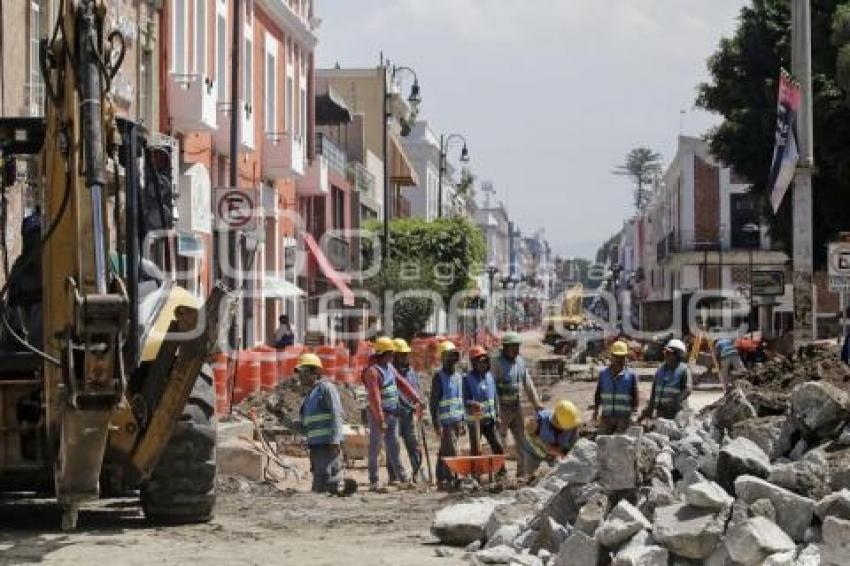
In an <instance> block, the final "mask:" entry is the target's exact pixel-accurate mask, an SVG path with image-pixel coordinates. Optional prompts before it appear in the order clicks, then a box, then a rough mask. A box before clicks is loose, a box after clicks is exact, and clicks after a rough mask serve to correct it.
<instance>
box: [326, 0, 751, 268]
mask: <svg viewBox="0 0 850 566" xmlns="http://www.w3.org/2000/svg"><path fill="white" fill-rule="evenodd" d="M747 3H748V2H747V1H746V0H521V1H517V0H316V9H317V11H318V15H319V17H321V18H322V25H321V27H320V28H319V30H318V36H319V45H318V47H317V59H318V65H319V66H320V67H330V66H333V65H335V64H336V63H339V64H340V65H341V66H342V67H364V66H365V67H368V66H375V65H378V63H379V61H380V54H381V53H382V52H383V54H384V56H385V57H387V58H388V59H390V60H391V61H392V62H393V63H395V64H399V65H406V66H410V67H413V68H414V69H415V70H416V73H417V75H418V78H419V82H420V85H421V89H422V100H423V102H422V107H421V111H420V117H421V118H423V119H427V120H428V121H429V122H430V123H431V125H432V126H433V127H434V129H435V131H438V132H444V133H446V134H449V133H453V132H457V133H460V134H462V135H464V136H465V137H466V139H467V141H468V142H469V152H470V157H471V159H472V161H471V163H470V166H471V168H472V170H473V173H474V174H475V175H476V177H477V179H478V180H479V181H485V180H486V181H491V182H492V183H493V185H494V188H495V189H496V198H498V199H500V200H502V201H503V202H505V204H506V206H507V207H508V213H509V215H510V216H511V217H512V219H513V220H515V221H516V222H517V224H518V226H519V228H520V229H521V230H522V231H523V232H524V233H527V234H532V233H534V232H536V231H537V230H538V229H540V228H543V229H544V231H545V232H544V233H545V236H546V238H547V239H548V240H549V242H550V244H551V245H552V248H553V250H554V251H555V253H556V254H559V255H561V256H564V257H567V256H579V257H593V256H594V255H595V252H596V249H597V248H598V247H599V245H600V244H601V243H602V242H603V241H605V240H606V239H607V238H608V237H609V236H610V235H611V234H613V233H615V232H616V231H618V230H619V228H620V227H621V226H622V223H623V220H624V219H626V218H627V217H628V216H630V215H631V214H632V212H633V208H634V207H633V204H632V186H631V184H630V183H629V181H628V179H627V178H624V177H620V176H616V175H613V174H612V170H613V169H614V167H615V166H616V165H617V164H619V163H622V162H623V160H624V156H625V154H626V153H627V152H628V151H629V150H630V149H632V148H634V147H638V146H648V147H650V148H652V149H654V150H655V151H658V152H659V153H661V154H662V156H663V158H664V162H665V163H668V162H669V161H670V160H672V159H673V157H675V152H676V140H677V136H678V135H679V134H680V133H684V134H685V135H702V134H704V133H705V132H706V131H707V130H708V129H709V128H711V127H712V126H713V125H715V124H717V123H718V122H719V118H718V117H717V116H713V115H710V114H706V113H704V112H701V111H698V110H696V109H695V108H694V100H695V98H696V89H697V85H698V84H699V83H700V82H703V81H706V80H707V79H708V71H707V69H706V60H707V59H708V57H709V56H710V55H711V54H712V53H714V51H715V50H716V49H717V46H718V43H719V41H720V39H721V38H722V37H728V36H730V35H731V34H732V33H733V31H734V29H735V26H736V23H737V18H738V14H739V12H740V9H741V8H742V7H743V6H744V5H745V4H747ZM682 111H684V114H683V113H682ZM456 157H457V156H455V155H450V159H454V158H456Z"/></svg>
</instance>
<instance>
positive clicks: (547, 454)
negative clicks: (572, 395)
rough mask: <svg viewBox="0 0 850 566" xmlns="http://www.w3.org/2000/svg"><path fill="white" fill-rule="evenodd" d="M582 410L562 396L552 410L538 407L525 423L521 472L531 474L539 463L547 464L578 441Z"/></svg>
mask: <svg viewBox="0 0 850 566" xmlns="http://www.w3.org/2000/svg"><path fill="white" fill-rule="evenodd" d="M579 425H581V411H579V409H578V407H576V406H575V405H574V404H573V403H571V402H570V401H567V400H566V399H563V400H561V401H558V403H557V404H556V405H555V410H554V411H553V410H549V409H542V410H538V411H537V412H536V413H535V415H534V416H532V417H529V418H528V419H527V420H526V422H525V441H524V442H523V445H522V449H523V452H525V458H524V459H523V465H524V466H525V469H524V470H523V474H524V475H526V476H530V475H532V474H534V472H536V471H537V468H539V467H540V464H542V463H543V462H547V463H549V464H550V465H552V464H554V463H555V462H556V461H557V460H559V459H561V458H563V457H564V456H566V455H567V453H568V452H569V451H570V449H571V448H572V447H573V444H575V443H576V440H578V432H579Z"/></svg>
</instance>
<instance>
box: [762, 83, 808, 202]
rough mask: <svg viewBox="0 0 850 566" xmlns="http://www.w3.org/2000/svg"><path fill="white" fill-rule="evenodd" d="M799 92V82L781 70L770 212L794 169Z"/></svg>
mask: <svg viewBox="0 0 850 566" xmlns="http://www.w3.org/2000/svg"><path fill="white" fill-rule="evenodd" d="M801 99H802V93H801V91H800V85H799V83H796V82H794V80H793V79H792V78H791V75H789V74H788V72H787V71H785V70H784V69H783V70H782V74H781V75H780V77H779V99H778V104H777V107H776V145H775V147H774V148H773V162H772V163H771V166H770V178H769V181H768V187H769V188H770V204H771V205H772V206H773V213H774V214H776V212H777V211H778V210H779V205H781V204H782V200H783V199H784V198H785V193H786V192H787V191H788V186H789V185H790V184H791V181H793V180H794V171H795V170H796V168H797V160H798V159H799V157H800V154H799V153H798V151H797V134H796V131H795V127H796V124H797V111H798V110H799V109H800V101H801Z"/></svg>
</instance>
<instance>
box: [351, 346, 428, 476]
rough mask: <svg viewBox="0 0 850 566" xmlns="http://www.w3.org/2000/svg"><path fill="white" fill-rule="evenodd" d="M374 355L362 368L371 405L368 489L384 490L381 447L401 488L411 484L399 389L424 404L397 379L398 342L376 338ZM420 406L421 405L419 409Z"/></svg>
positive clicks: (408, 386)
mask: <svg viewBox="0 0 850 566" xmlns="http://www.w3.org/2000/svg"><path fill="white" fill-rule="evenodd" d="M374 349H375V356H374V358H372V361H371V365H370V366H369V367H368V368H366V371H365V372H363V383H364V385H365V386H366V397H367V399H368V405H367V410H366V414H367V417H368V420H369V489H370V491H374V492H378V493H385V492H386V491H387V490H386V487H384V486H383V485H381V483H380V478H379V477H378V456H379V455H380V453H381V447H382V446H384V447H386V449H387V459H388V460H389V462H390V467H391V470H392V473H391V475H390V485H397V486H398V487H399V488H401V489H406V488H409V487H410V484H409V482H408V476H407V473H406V472H405V470H404V467H403V466H402V464H401V457H400V454H399V445H398V436H397V431H398V418H399V411H400V409H399V392H401V393H402V394H403V395H404V396H406V397H407V398H408V399H410V400H411V401H412V403H413V404H414V405H416V406H417V407H421V401H420V398H419V394H418V393H417V392H416V391H415V390H414V389H413V388H412V387H410V385H408V383H407V382H406V381H404V380H403V379H396V370H395V368H393V366H392V358H393V353H394V352H395V343H394V342H393V340H392V338H390V337H389V336H381V337H379V338H377V339H376V340H375V344H374ZM418 410H421V409H418Z"/></svg>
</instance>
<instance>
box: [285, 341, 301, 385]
mask: <svg viewBox="0 0 850 566" xmlns="http://www.w3.org/2000/svg"><path fill="white" fill-rule="evenodd" d="M304 352H305V348H304V345H303V344H293V345H292V346H287V347H286V348H285V349H284V350H283V352H281V357H280V358H282V361H283V368H282V369H281V372H280V379H281V380H284V379H289V378H290V377H292V376H293V375H295V366H297V365H298V358H299V356H301V354H303V353H304Z"/></svg>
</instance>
